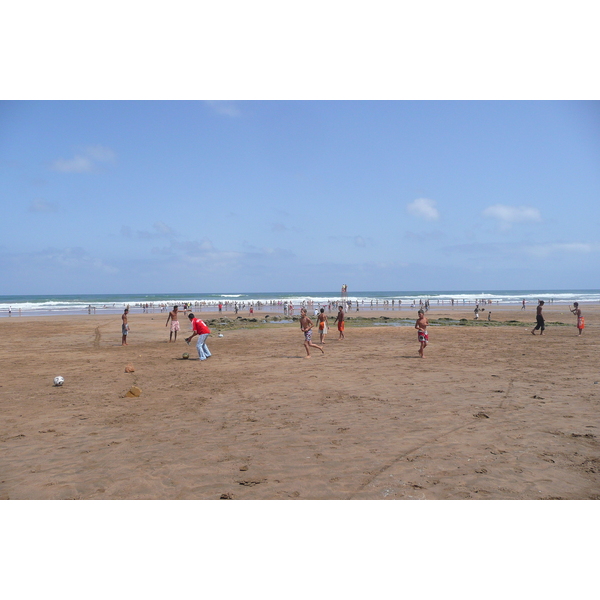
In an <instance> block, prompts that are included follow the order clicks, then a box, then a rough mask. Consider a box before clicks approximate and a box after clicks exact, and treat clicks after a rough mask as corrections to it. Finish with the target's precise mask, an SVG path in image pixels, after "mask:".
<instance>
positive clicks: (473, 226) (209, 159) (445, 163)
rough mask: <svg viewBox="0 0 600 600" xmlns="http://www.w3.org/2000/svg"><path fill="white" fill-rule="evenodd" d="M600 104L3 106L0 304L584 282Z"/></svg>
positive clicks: (598, 227)
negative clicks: (64, 297)
mask: <svg viewBox="0 0 600 600" xmlns="http://www.w3.org/2000/svg"><path fill="white" fill-rule="evenodd" d="M599 133H600V103H598V102H576V101H575V102H574V101H566V102H560V101H558V102H553V101H541V102H536V101H496V102H494V101H487V102H485V101H482V102H480V101H231V102H224V101H209V102H204V101H66V102H63V101H30V102H27V101H25V102H19V101H4V102H1V103H0V180H1V182H2V183H1V185H0V204H1V207H2V215H3V218H2V220H1V224H0V266H1V269H2V271H3V273H4V275H3V277H2V280H1V283H0V294H21V293H22V294H33V293H39V294H46V293H52V294H58V293H129V292H131V293H151V292H155V293H168V292H188V291H195V290H198V291H205V292H219V291H222V292H239V291H321V290H322V291H328V290H336V289H338V288H339V286H340V285H341V283H347V284H348V285H349V286H350V289H354V290H418V289H427V290H435V289H472V290H479V289H481V290H484V289H507V288H510V289H519V288H526V289H527V288H597V287H598V281H599V280H600V278H599V275H600V267H599V265H600V261H599V258H600V235H599V232H600V202H599V199H600V168H599V167H600V135H599Z"/></svg>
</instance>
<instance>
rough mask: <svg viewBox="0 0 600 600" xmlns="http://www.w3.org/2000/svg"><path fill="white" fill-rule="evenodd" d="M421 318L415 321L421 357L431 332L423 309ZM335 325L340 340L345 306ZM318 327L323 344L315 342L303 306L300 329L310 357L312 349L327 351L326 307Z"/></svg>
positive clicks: (310, 322) (342, 334) (342, 331)
mask: <svg viewBox="0 0 600 600" xmlns="http://www.w3.org/2000/svg"><path fill="white" fill-rule="evenodd" d="M418 315H419V318H418V319H417V322H416V323H415V329H416V330H417V335H418V339H419V343H420V347H419V356H420V357H421V358H425V357H424V355H423V352H424V350H425V347H426V346H427V342H428V341H429V334H428V333H427V326H428V325H429V321H428V320H427V317H426V316H425V312H424V311H423V310H422V309H421V310H419V312H418ZM333 323H334V325H335V324H336V323H337V325H338V331H339V333H340V337H339V339H340V340H343V339H344V309H343V307H341V306H340V307H339V311H338V314H337V316H336V318H335V321H334V322H333ZM317 327H318V329H319V335H320V341H321V344H320V345H319V344H314V343H313V341H312V328H313V322H312V321H311V320H310V317H309V316H308V314H307V313H306V309H305V308H303V309H302V311H301V317H300V329H301V330H302V332H303V333H304V348H305V349H306V358H310V349H311V348H318V349H319V350H320V351H321V352H322V353H323V354H324V353H325V351H324V350H323V336H324V335H325V334H326V333H327V315H326V314H325V309H324V308H322V309H321V312H320V313H319V314H318V315H317Z"/></svg>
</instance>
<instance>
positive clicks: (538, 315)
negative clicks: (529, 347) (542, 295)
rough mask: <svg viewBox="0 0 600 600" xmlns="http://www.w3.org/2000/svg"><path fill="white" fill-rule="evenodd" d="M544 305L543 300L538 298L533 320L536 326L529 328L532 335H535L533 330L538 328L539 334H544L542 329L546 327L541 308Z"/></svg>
mask: <svg viewBox="0 0 600 600" xmlns="http://www.w3.org/2000/svg"><path fill="white" fill-rule="evenodd" d="M543 306H544V301H543V300H538V305H537V309H536V313H535V320H536V322H537V324H536V326H535V327H534V328H533V329H532V330H531V333H532V335H535V332H536V331H537V330H538V329H541V331H540V335H544V329H546V324H545V322H544V315H542V308H543Z"/></svg>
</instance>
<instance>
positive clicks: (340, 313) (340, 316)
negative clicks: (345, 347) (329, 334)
mask: <svg viewBox="0 0 600 600" xmlns="http://www.w3.org/2000/svg"><path fill="white" fill-rule="evenodd" d="M336 323H337V328H338V331H339V332H340V337H339V338H338V340H343V339H344V338H345V337H346V336H345V335H344V308H343V307H342V306H340V307H339V309H338V314H337V316H336V318H335V321H334V322H333V324H334V325H335V324H336Z"/></svg>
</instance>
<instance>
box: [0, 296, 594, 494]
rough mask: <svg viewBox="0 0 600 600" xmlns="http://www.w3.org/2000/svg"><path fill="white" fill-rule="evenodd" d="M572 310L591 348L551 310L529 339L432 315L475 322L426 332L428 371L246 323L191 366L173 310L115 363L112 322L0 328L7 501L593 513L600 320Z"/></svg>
mask: <svg viewBox="0 0 600 600" xmlns="http://www.w3.org/2000/svg"><path fill="white" fill-rule="evenodd" d="M582 308H583V311H584V315H585V318H586V328H585V331H584V333H583V335H582V336H578V335H577V329H576V327H575V317H573V315H571V314H570V313H569V311H568V307H566V306H564V305H546V307H545V309H544V314H545V317H546V322H547V329H546V332H545V335H544V336H543V337H540V336H532V335H531V333H530V331H531V328H532V326H533V324H534V322H535V316H534V315H535V309H534V308H532V307H528V309H527V310H526V311H521V310H519V309H518V308H514V307H512V308H511V307H502V306H500V307H496V306H494V307H493V322H492V323H490V324H489V325H488V324H487V323H486V321H485V319H486V315H487V313H482V316H481V321H480V322H478V323H477V324H475V325H473V323H472V321H473V313H472V307H465V308H463V307H458V308H455V309H450V307H432V310H431V311H430V312H429V313H428V318H429V319H430V320H432V319H439V318H451V319H452V320H453V322H455V321H458V320H459V319H461V318H464V319H468V322H469V325H466V326H458V325H432V326H431V327H430V329H429V334H430V335H429V338H430V345H429V346H428V347H427V349H426V353H425V356H426V358H425V359H424V360H421V359H420V358H419V356H418V354H417V350H418V348H419V344H418V341H417V335H416V331H415V330H414V329H413V328H412V327H411V326H392V325H389V324H388V325H385V324H377V325H376V324H375V322H377V323H385V321H382V320H379V319H377V320H376V321H375V322H374V323H370V324H369V323H366V324H365V323H364V322H363V323H360V326H358V325H359V324H358V323H356V324H355V323H353V320H350V321H348V323H347V327H346V339H345V340H344V341H338V340H337V337H338V335H337V331H335V330H334V328H333V327H332V328H331V329H330V333H329V335H328V336H327V337H326V343H325V354H324V355H321V353H320V352H319V351H318V350H313V355H312V357H311V359H310V360H306V359H305V358H304V357H305V351H304V348H303V336H302V334H301V332H300V329H299V326H298V324H296V323H293V324H262V323H260V321H261V319H262V315H261V313H257V314H256V315H255V316H256V317H257V322H256V323H253V322H246V323H244V327H237V328H236V327H232V326H226V327H225V326H224V327H223V328H222V332H223V337H218V332H219V329H221V328H219V327H214V326H213V327H212V335H211V336H210V337H209V339H208V342H207V343H208V346H209V348H210V350H211V352H212V354H213V356H212V357H211V358H210V359H209V360H207V361H203V362H200V361H198V360H194V359H195V358H196V356H197V354H196V352H195V347H194V345H193V343H192V346H191V347H188V346H187V345H186V344H185V342H184V340H183V338H184V337H185V336H186V335H188V331H189V323H188V322H187V319H183V318H181V324H182V331H181V332H180V336H179V339H178V340H177V343H168V339H169V329H168V328H166V327H165V320H166V314H161V313H148V314H141V313H139V312H134V313H133V314H131V315H130V318H129V323H130V327H131V332H130V336H129V345H128V346H126V347H122V346H121V336H120V328H121V320H120V317H119V316H118V315H98V316H96V315H82V316H75V317H65V316H57V317H21V318H18V317H12V318H3V319H0V358H1V360H2V364H3V366H4V368H3V372H4V377H3V380H2V382H1V384H0V402H1V406H2V414H3V419H2V424H1V426H0V452H1V456H2V459H1V461H2V467H1V481H0V498H2V499H215V500H217V499H221V498H223V499H236V500H244V499H321V500H325V499H336V500H343V499H388V500H389V499H407V500H409V499H414V500H416V499H496V500H499V499H571V500H573V499H598V498H600V445H599V436H600V430H599V428H600V423H599V420H598V408H599V405H600V383H599V382H600V369H599V367H598V345H599V335H600V328H599V326H598V324H599V323H600V307H599V306H589V305H586V306H583V307H582ZM380 314H381V315H382V316H383V315H384V316H387V317H390V318H391V317H394V316H397V315H393V314H391V313H390V312H384V311H381V312H380ZM334 315H335V313H334V312H332V313H329V316H330V323H331V322H332V321H333V318H334ZM201 316H202V318H203V319H205V320H209V319H218V318H219V315H218V314H207V313H202V315H201ZM226 316H227V317H228V319H230V320H234V319H235V316H234V315H233V314H232V313H227V315H226ZM243 316H245V317H247V316H248V315H243ZM349 316H350V317H355V315H353V314H351V315H349ZM367 316H369V317H375V316H377V312H374V313H371V314H369V315H367ZM413 316H416V315H413V313H407V312H404V311H403V313H402V317H411V318H412V317H413ZM560 323H564V324H565V325H560ZM313 341H318V335H317V334H315V336H314V340H313ZM186 351H189V353H190V355H191V359H190V360H183V359H182V353H183V352H186ZM127 365H132V366H133V367H134V369H135V370H134V372H132V373H126V372H125V367H126V366H127ZM56 375H62V376H63V377H64V379H65V384H64V386H62V387H54V386H53V378H54V376H56ZM132 386H137V387H138V388H139V389H140V390H141V394H140V396H139V397H127V396H126V393H127V392H128V390H130V388H131V387H132Z"/></svg>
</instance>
